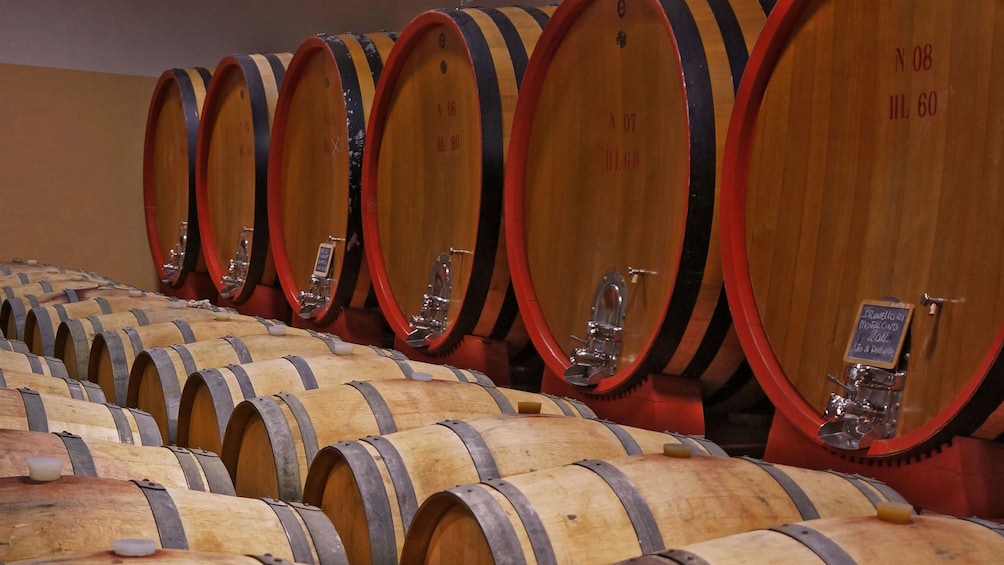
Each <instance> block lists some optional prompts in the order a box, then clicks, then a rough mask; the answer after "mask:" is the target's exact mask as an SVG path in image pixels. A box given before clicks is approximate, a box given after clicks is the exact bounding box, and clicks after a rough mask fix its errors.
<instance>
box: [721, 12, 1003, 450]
mask: <svg viewBox="0 0 1004 565" xmlns="http://www.w3.org/2000/svg"><path fill="white" fill-rule="evenodd" d="M999 7H1000V6H999V3H998V2H992V1H974V2H966V3H958V2H911V1H897V2H883V3H881V4H876V3H873V2H864V1H852V2H851V1H849V2H812V3H809V2H786V3H784V4H783V6H781V5H779V7H778V9H780V10H781V14H779V15H778V17H777V18H776V19H772V21H771V22H770V24H771V25H770V26H769V28H766V29H765V31H764V34H763V35H762V36H761V38H760V42H759V43H758V44H757V47H756V50H755V51H754V53H753V55H752V56H751V59H750V65H749V68H748V71H747V75H746V79H744V82H743V88H742V89H741V90H740V93H739V97H738V100H737V104H736V112H735V113H734V118H733V120H734V121H733V124H732V129H731V130H730V136H729V141H728V148H727V152H726V166H725V170H726V171H727V174H728V177H727V178H726V180H725V190H724V195H723V210H724V212H723V230H722V237H723V244H722V245H723V257H724V265H725V273H726V281H727V283H728V285H729V288H730V299H731V300H732V301H733V313H734V314H735V315H736V318H737V328H739V330H740V337H741V339H742V343H743V348H744V349H745V351H746V354H747V357H748V358H749V359H750V364H751V366H752V367H753V368H754V370H755V372H756V374H757V377H758V379H759V380H760V382H761V384H762V385H763V387H764V389H765V390H766V392H767V393H768V395H769V396H770V397H771V399H772V400H773V402H774V404H775V405H776V406H777V407H778V409H779V410H780V411H781V412H782V413H783V414H784V415H785V417H786V418H787V419H788V420H789V421H791V422H792V424H794V425H795V426H796V427H798V428H800V429H801V430H803V431H804V432H805V433H806V435H808V436H809V437H812V438H814V439H815V438H816V435H817V430H818V428H819V426H820V424H822V423H823V419H822V418H821V416H820V414H821V413H822V411H823V409H824V408H825V407H826V403H827V396H828V394H829V393H831V392H836V391H837V388H836V387H835V386H834V385H833V384H832V383H829V382H828V381H827V379H826V375H827V374H828V373H830V374H841V372H842V368H843V366H844V363H845V362H844V358H845V353H846V352H847V349H848V338H849V336H850V335H851V332H852V330H854V328H855V324H856V323H857V316H858V311H859V305H860V304H861V303H862V301H863V300H866V299H882V298H886V297H890V298H893V299H896V300H898V301H902V302H904V303H909V304H914V305H917V311H916V312H915V313H914V315H913V321H912V324H911V327H910V328H909V335H908V336H907V343H906V345H905V348H906V351H908V352H909V360H908V362H905V363H903V364H902V366H903V367H904V368H905V369H906V371H907V376H906V380H905V389H904V391H903V396H902V402H901V406H900V417H899V420H898V427H897V430H896V435H895V437H893V438H892V439H889V440H886V441H877V442H875V443H874V444H873V445H872V446H871V448H870V450H868V451H867V453H863V454H861V455H862V456H865V457H876V458H882V457H905V456H908V455H911V454H916V453H918V452H923V451H926V450H929V449H931V448H933V447H935V446H938V445H941V444H942V443H944V442H946V441H949V440H950V439H951V438H952V437H953V436H954V435H972V436H975V437H979V438H983V439H995V438H1000V437H1001V434H1002V432H1004V417H1002V415H1001V410H1000V404H1001V401H1002V400H1004V386H1002V384H1004V382H1002V381H1004V358H1002V357H1001V355H1000V352H1001V345H1002V343H1004V292H1002V287H1001V283H1000V281H1001V280H1004V277H1002V275H1004V222H1002V221H1001V217H1002V214H1004V199H1002V198H1001V197H1000V193H1001V189H1000V187H1001V182H1002V177H1001V166H1000V154H1001V152H1002V150H1004V119H1002V108H1004V104H1002V102H1004V89H1002V88H1001V87H1002V86H1004V84H1002V83H1001V77H999V76H998V75H997V74H995V73H992V72H989V69H991V68H994V65H995V64H996V63H995V61H996V60H997V57H998V56H999V54H1000V47H999V46H1000V45H1002V44H1004V43H1002V41H1001V40H1002V39H1004V23H1002V22H1001V19H1000V17H999V14H1000V10H999ZM925 293H929V294H930V295H931V296H933V297H939V298H944V303H943V304H942V305H940V306H939V307H937V308H935V313H934V315H929V313H928V310H927V308H926V307H924V306H921V297H922V296H923V295H924V294H925Z"/></svg>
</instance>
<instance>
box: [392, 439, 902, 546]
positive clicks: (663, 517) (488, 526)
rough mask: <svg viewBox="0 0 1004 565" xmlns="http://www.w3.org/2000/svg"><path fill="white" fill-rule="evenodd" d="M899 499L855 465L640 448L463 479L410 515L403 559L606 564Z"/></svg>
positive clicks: (857, 512) (869, 509)
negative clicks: (852, 471)
mask: <svg viewBox="0 0 1004 565" xmlns="http://www.w3.org/2000/svg"><path fill="white" fill-rule="evenodd" d="M890 499H892V500H894V501H896V502H902V498H901V497H900V496H899V495H898V494H897V493H896V492H895V491H893V490H892V489H889V488H888V487H887V486H886V485H884V484H882V483H879V482H876V481H869V480H867V479H863V478H860V477H856V476H851V475H841V474H839V473H832V472H826V471H813V470H809V469H801V468H798V467H788V466H783V465H771V464H770V463H766V462H763V461H758V460H755V459H748V458H729V457H706V456H694V457H689V458H676V457H666V456H664V455H633V456H628V457H619V458H615V459H607V460H585V461H580V462H578V463H574V464H571V465H566V466H562V467H555V468H552V469H547V470H541V471H534V472H532V473H524V474H522V475H515V476H512V477H509V478H507V479H504V480H490V481H482V482H480V483H476V484H468V485H461V486H458V487H455V488H451V489H449V490H444V491H441V492H439V493H436V494H434V495H432V496H431V497H430V498H429V499H428V500H426V502H425V503H424V504H422V506H421V507H419V509H418V512H417V513H416V514H415V517H414V520H412V525H411V529H410V530H409V531H408V535H407V537H406V539H405V542H404V549H403V550H402V553H401V562H402V563H512V562H514V561H516V560H520V559H525V562H527V563H530V562H536V563H576V564H579V563H582V564H588V563H610V562H612V561H616V560H619V559H627V558H629V557H633V556H635V555H638V554H641V553H653V552H655V551H659V550H662V549H665V548H667V547H677V546H680V545H686V544H690V543H695V542H698V541H704V540H708V539H714V538H719V537H722V536H726V535H730V534H736V533H741V532H745V531H749V530H752V529H754V528H763V527H769V526H773V525H776V524H781V523H785V522H793V521H798V520H807V519H813V518H830V517H840V516H861V515H871V514H874V513H875V508H876V506H877V505H878V504H880V503H882V502H886V501H888V500H890Z"/></svg>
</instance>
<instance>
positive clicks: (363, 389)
mask: <svg viewBox="0 0 1004 565" xmlns="http://www.w3.org/2000/svg"><path fill="white" fill-rule="evenodd" d="M348 384H349V386H351V387H353V388H355V389H356V390H358V391H359V394H362V395H363V399H364V400H366V404H368V405H369V407H370V411H371V412H372V413H373V417H374V418H376V422H377V429H378V430H379V431H380V435H386V434H390V433H394V432H396V431H397V424H395V423H394V415H393V414H392V413H391V411H390V407H389V406H387V401H385V400H384V399H383V397H382V396H380V393H379V392H378V391H377V389H376V387H374V386H373V385H372V384H371V383H369V382H368V381H352V382H350V383H348Z"/></svg>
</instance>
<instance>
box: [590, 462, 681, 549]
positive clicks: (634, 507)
mask: <svg viewBox="0 0 1004 565" xmlns="http://www.w3.org/2000/svg"><path fill="white" fill-rule="evenodd" d="M575 465H578V466H580V467H583V468H585V469H589V470H590V471H592V472H594V473H596V474H597V475H598V476H599V477H600V478H601V479H603V480H604V481H605V482H606V483H607V485H609V486H610V489H611V490H612V491H613V492H614V494H615V495H617V498H618V499H619V500H620V502H621V505H622V506H623V507H624V510H625V511H626V512H627V515H628V519H629V520H630V521H631V525H632V526H634V530H635V533H636V534H637V535H638V543H639V545H640V546H641V550H642V553H654V552H656V551H659V550H660V549H663V548H664V547H665V543H664V542H663V541H662V533H661V532H660V531H659V524H658V522H656V521H655V516H654V515H653V514H652V509H651V508H649V506H648V503H647V502H645V499H644V498H643V497H642V496H641V493H639V492H638V488H637V487H636V486H635V484H634V483H633V482H632V481H631V479H630V478H628V476H627V475H625V474H624V473H623V472H622V471H621V470H620V469H618V468H617V467H615V466H614V465H611V464H610V463H607V462H605V461H599V460H585V461H579V462H577V463H575Z"/></svg>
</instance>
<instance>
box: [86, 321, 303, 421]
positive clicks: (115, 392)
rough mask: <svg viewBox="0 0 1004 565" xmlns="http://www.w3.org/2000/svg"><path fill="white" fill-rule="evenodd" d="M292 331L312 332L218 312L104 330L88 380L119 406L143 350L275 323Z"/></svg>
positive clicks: (258, 330)
mask: <svg viewBox="0 0 1004 565" xmlns="http://www.w3.org/2000/svg"><path fill="white" fill-rule="evenodd" d="M276 325H278V326H282V328H281V331H282V332H284V333H285V332H288V333H290V334H292V335H310V334H309V333H308V332H307V331H306V330H298V329H296V328H289V327H286V326H285V324H283V323H282V322H276V321H274V320H265V319H261V318H255V317H253V316H241V315H236V316H235V315H232V314H231V313H230V312H225V311H224V312H216V314H215V316H213V317H212V318H198V319H195V320H172V321H170V322H161V323H159V324H150V325H146V326H140V327H129V328H122V329H119V330H105V331H103V332H101V333H99V334H97V335H95V336H94V341H92V342H91V353H90V355H89V356H88V365H87V380H89V381H91V382H93V383H97V384H99V385H101V388H102V389H103V390H104V391H105V394H106V395H107V396H108V397H109V398H113V399H115V403H116V404H118V405H119V406H125V405H126V404H125V403H126V392H127V390H128V388H129V371H131V370H132V365H133V363H134V362H135V360H136V356H138V355H139V354H140V353H141V352H143V351H144V350H146V349H153V348H155V347H170V346H172V345H178V344H185V343H195V342H199V341H208V340H212V339H218V338H221V337H224V336H246V335H256V334H257V335H261V334H267V333H269V331H270V330H272V327H273V326H276Z"/></svg>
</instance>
